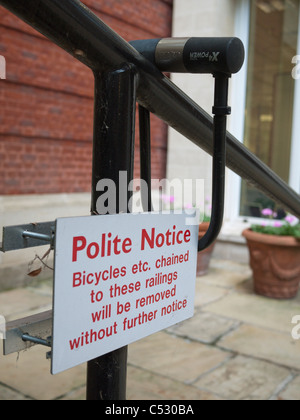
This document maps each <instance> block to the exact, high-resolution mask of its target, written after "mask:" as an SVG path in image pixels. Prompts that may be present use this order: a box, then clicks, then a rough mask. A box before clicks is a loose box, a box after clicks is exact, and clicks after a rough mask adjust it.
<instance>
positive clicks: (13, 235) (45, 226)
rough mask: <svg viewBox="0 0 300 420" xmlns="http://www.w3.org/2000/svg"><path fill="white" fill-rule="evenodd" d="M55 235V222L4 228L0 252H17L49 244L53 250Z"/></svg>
mask: <svg viewBox="0 0 300 420" xmlns="http://www.w3.org/2000/svg"><path fill="white" fill-rule="evenodd" d="M54 234H55V222H46V223H31V224H28V225H19V226H9V227H4V228H3V238H2V242H1V243H0V251H2V252H8V251H16V250H19V249H25V248H33V247H37V246H43V245H47V244H49V245H50V246H51V247H52V248H53V247H54Z"/></svg>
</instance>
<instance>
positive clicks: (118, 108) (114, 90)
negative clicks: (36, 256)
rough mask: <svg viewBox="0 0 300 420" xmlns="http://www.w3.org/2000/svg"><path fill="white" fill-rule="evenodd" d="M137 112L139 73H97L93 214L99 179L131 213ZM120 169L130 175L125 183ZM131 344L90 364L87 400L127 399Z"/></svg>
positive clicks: (128, 70)
mask: <svg viewBox="0 0 300 420" xmlns="http://www.w3.org/2000/svg"><path fill="white" fill-rule="evenodd" d="M135 111H136V73H135V69H134V67H132V66H129V65H124V67H123V68H122V69H119V70H116V71H113V72H109V73H99V74H97V73H95V113H94V119H95V120H94V149H93V175H92V206H91V212H92V214H93V215H95V214H99V208H98V206H97V201H98V199H99V197H101V194H104V193H105V192H104V191H97V190H98V188H97V185H98V182H99V181H101V180H103V179H109V180H111V181H113V182H114V183H115V186H116V193H117V194H116V195H117V205H116V213H120V212H124V211H126V212H128V202H129V200H130V194H131V193H130V192H129V191H128V183H129V182H130V181H131V180H133V167H134V133H135ZM120 172H125V173H126V174H127V185H126V191H124V187H125V185H123V183H122V182H120V177H119V175H120ZM126 376H127V347H124V348H121V349H119V350H116V351H114V352H112V353H109V354H107V355H105V356H102V357H99V358H98V359H95V360H92V361H91V362H89V363H88V372H87V400H89V401H91V400H92V401H97V400H98V401H99V400H125V399H126Z"/></svg>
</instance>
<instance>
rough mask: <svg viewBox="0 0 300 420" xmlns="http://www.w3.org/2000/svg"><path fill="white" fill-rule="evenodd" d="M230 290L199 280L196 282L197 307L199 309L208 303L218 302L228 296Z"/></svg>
mask: <svg viewBox="0 0 300 420" xmlns="http://www.w3.org/2000/svg"><path fill="white" fill-rule="evenodd" d="M228 292H229V291H228V290H227V289H224V288H222V287H219V286H213V285H210V284H207V283H206V281H204V280H203V278H202V277H200V278H197V281H196V298H195V307H196V309H199V307H202V306H204V305H207V304H208V303H212V302H215V301H218V300H219V299H221V298H222V297H224V296H226V295H227V294H228Z"/></svg>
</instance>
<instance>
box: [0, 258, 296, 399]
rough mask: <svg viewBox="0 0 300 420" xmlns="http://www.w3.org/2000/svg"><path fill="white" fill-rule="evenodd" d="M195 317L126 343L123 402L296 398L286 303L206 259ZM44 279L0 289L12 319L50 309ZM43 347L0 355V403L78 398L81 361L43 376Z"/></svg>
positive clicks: (243, 273)
mask: <svg viewBox="0 0 300 420" xmlns="http://www.w3.org/2000/svg"><path fill="white" fill-rule="evenodd" d="M195 304H196V311H195V316H194V318H192V319H191V320H189V321H186V322H184V323H182V324H179V325H176V326H175V327H172V328H170V329H168V330H166V331H163V332H160V333H158V334H155V335H153V336H150V337H148V338H146V339H144V340H141V341H139V342H137V343H135V344H133V345H130V346H129V359H128V387H127V398H128V400H165V399H168V400H300V341H296V340H294V339H293V338H292V336H291V331H292V328H293V325H292V323H291V321H292V318H293V317H294V316H296V315H300V294H299V295H298V297H297V298H296V299H294V300H292V301H277V300H272V299H267V298H263V297H259V296H256V295H255V294H254V293H253V289H252V279H251V271H250V269H249V267H248V266H247V265H242V264H238V263H234V262H228V261H220V260H213V261H212V263H211V269H210V272H209V274H208V275H207V276H205V277H201V278H198V279H197V290H196V302H195ZM51 305H52V282H51V281H50V280H48V281H47V280H46V281H42V282H38V281H35V282H34V284H33V285H31V287H26V288H23V289H17V290H12V291H9V292H4V293H1V294H0V308H1V314H2V315H4V316H5V317H6V319H7V320H13V319H18V318H21V317H24V316H28V315H30V314H33V313H38V312H42V311H46V310H48V309H51ZM45 353H46V350H45V348H43V347H40V346H36V347H33V348H31V349H30V350H28V351H26V352H20V353H19V354H14V355H11V356H6V357H4V356H3V355H2V350H1V353H0V400H83V399H85V385H86V383H85V382H86V366H85V365H82V366H79V367H76V368H74V369H71V370H69V371H67V372H64V373H62V374H60V375H57V376H51V375H50V362H49V361H47V360H46V358H45Z"/></svg>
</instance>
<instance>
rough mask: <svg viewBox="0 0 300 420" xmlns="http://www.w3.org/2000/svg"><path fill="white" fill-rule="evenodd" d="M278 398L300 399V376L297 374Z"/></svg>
mask: <svg viewBox="0 0 300 420" xmlns="http://www.w3.org/2000/svg"><path fill="white" fill-rule="evenodd" d="M277 399H278V400H287V401H295V400H300V376H299V375H298V376H296V378H294V379H293V380H292V381H291V382H290V383H289V384H288V385H287V386H286V387H285V388H284V390H282V392H280V394H279V395H278V398H277Z"/></svg>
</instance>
